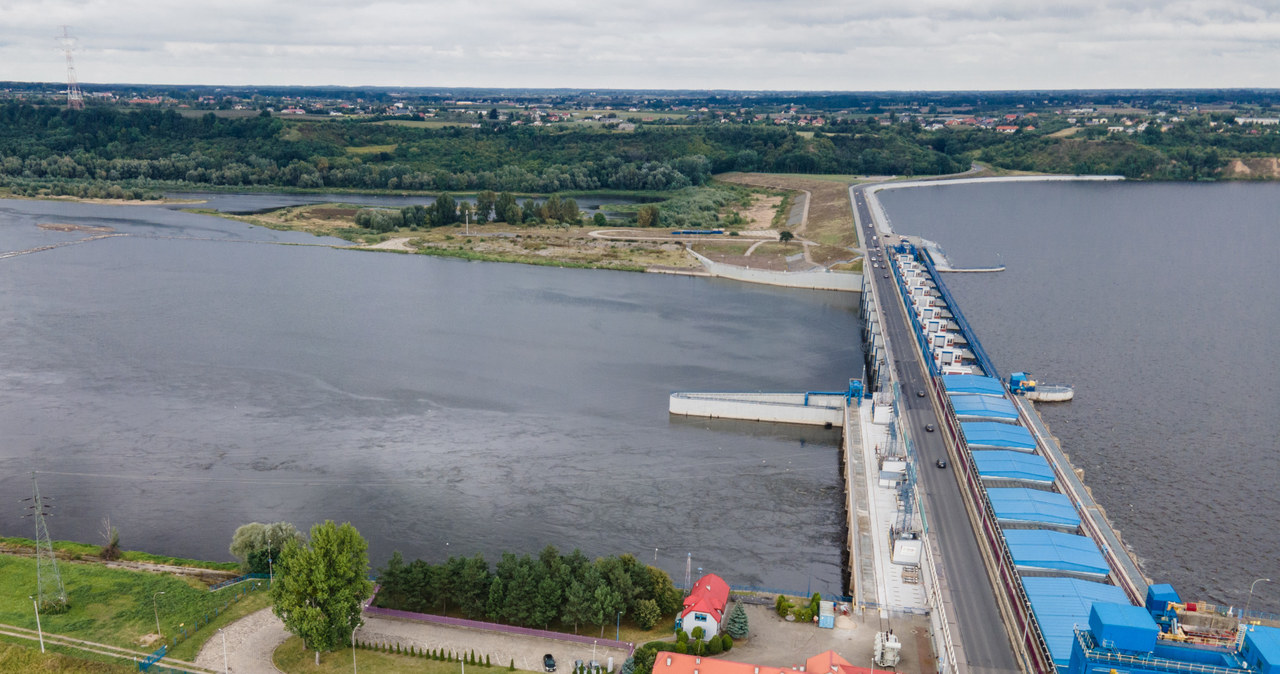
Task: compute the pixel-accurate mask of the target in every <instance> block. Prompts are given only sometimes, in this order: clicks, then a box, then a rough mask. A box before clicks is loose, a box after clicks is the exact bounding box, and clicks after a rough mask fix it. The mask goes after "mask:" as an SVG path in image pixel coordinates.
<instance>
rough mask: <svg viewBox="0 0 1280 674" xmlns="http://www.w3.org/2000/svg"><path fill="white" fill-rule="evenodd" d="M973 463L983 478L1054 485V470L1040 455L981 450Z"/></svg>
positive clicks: (974, 455) (974, 457) (975, 454)
mask: <svg viewBox="0 0 1280 674" xmlns="http://www.w3.org/2000/svg"><path fill="white" fill-rule="evenodd" d="M973 463H974V465H976V466H977V467H978V475H979V476H980V477H983V478H993V479H1001V480H1021V481H1023V482H1036V483H1040V484H1053V480H1054V476H1053V469H1052V468H1050V467H1049V462H1048V461H1045V459H1044V457H1043V456H1040V455H1039V454H1027V453H1024V452H1015V451H1012V450H1008V449H992V450H981V451H976V452H974V453H973Z"/></svg>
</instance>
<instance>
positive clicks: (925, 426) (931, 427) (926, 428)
mask: <svg viewBox="0 0 1280 674" xmlns="http://www.w3.org/2000/svg"><path fill="white" fill-rule="evenodd" d="M924 429H925V430H926V431H929V432H930V433H932V432H933V424H925V425H924Z"/></svg>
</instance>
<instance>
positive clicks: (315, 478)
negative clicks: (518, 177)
mask: <svg viewBox="0 0 1280 674" xmlns="http://www.w3.org/2000/svg"><path fill="white" fill-rule="evenodd" d="M228 207H231V208H234V207H235V205H234V204H230V205H229V206H228ZM40 223H69V224H79V225H89V226H107V227H111V228H113V229H114V230H115V231H116V232H118V233H123V234H126V235H127V236H119V237H115V238H106V239H101V240H95V241H90V242H86V243H80V244H76V245H69V246H63V247H58V248H53V249H48V250H42V251H39V252H33V253H30V254H23V255H17V256H5V255H4V253H5V252H12V251H21V250H30V249H34V248H38V247H41V246H48V245H52V244H56V243H60V242H67V241H75V240H80V239H83V238H85V237H86V236H87V234H86V233H84V232H58V231H48V230H45V229H40V228H39V227H38V226H37V225H38V224H40ZM317 242H320V243H333V244H336V245H344V244H345V242H341V241H336V240H334V241H325V240H323V239H317V238H316V237H314V236H311V235H309V234H300V233H290V232H276V231H271V230H265V229H262V228H252V227H248V226H246V225H243V224H241V223H237V222H231V221H227V220H223V219H220V218H215V217H208V216H201V215H195V214H189V213H182V212H177V211H174V210H170V209H166V208H162V207H151V206H138V207H127V206H103V205H89V204H75V203H67V202H50V201H0V431H2V437H3V439H4V441H3V442H0V495H2V496H3V498H2V499H0V500H3V501H4V502H6V503H8V504H9V505H7V506H4V507H0V532H2V533H3V534H4V535H20V536H26V537H31V536H33V529H32V526H31V520H29V519H22V518H21V517H20V516H21V514H22V513H21V505H20V504H19V503H18V499H20V498H22V497H25V496H28V495H29V494H30V488H31V483H30V477H29V475H30V472H31V471H33V470H34V471H39V482H40V489H41V492H42V494H44V495H46V496H52V497H54V498H55V499H56V513H57V516H56V517H54V518H52V519H50V520H49V528H50V531H51V533H52V535H53V537H54V538H60V539H73V540H84V541H98V540H100V539H101V535H100V534H99V532H100V530H101V528H102V526H101V523H102V520H103V518H104V517H108V516H109V517H110V519H111V524H112V525H114V526H116V527H117V528H118V529H119V531H120V536H121V543H122V545H123V546H124V547H126V548H131V549H142V550H148V551H153V552H157V553H164V554H170V555H177V556H189V557H198V558H206V559H228V558H229V553H228V552H227V546H228V545H229V543H230V539H231V534H232V532H233V531H234V530H235V528H236V527H237V526H238V525H240V524H242V523H245V522H250V521H276V520H287V521H291V522H293V523H295V524H296V525H297V526H299V527H300V528H303V529H306V528H308V527H309V526H310V525H311V524H313V523H315V522H317V521H323V520H324V519H333V520H336V521H339V522H342V521H350V522H352V523H353V524H355V526H356V527H357V528H358V529H359V530H360V531H361V533H362V534H364V536H365V537H366V538H367V539H368V540H369V542H370V548H371V551H370V552H371V559H372V560H373V563H374V564H375V566H376V565H380V564H382V563H383V562H384V561H385V560H386V558H387V557H388V556H389V555H390V553H391V552H392V550H396V549H398V550H401V551H403V552H404V554H405V555H406V556H407V557H409V558H414V557H422V558H425V559H430V560H433V561H439V560H441V559H443V558H444V557H445V556H447V555H449V554H464V555H470V554H473V553H475V552H477V551H479V552H483V553H485V554H486V556H488V558H489V559H490V560H491V561H492V560H494V559H495V558H496V556H497V555H498V553H500V552H501V551H504V550H512V551H517V552H536V551H537V550H538V549H540V548H541V547H543V546H545V545H547V544H554V545H557V546H559V547H560V548H561V549H562V550H569V549H572V548H574V547H581V548H582V549H583V550H584V551H585V552H586V553H587V554H589V555H593V556H595V555H607V554H618V553H624V552H631V553H634V554H636V555H637V556H638V557H639V558H640V559H642V560H644V561H647V562H650V563H653V562H654V560H655V557H656V560H657V565H659V566H661V567H663V568H665V569H667V570H668V571H670V572H671V573H672V575H673V577H674V578H675V580H676V582H677V583H679V582H681V580H682V579H683V577H684V566H685V559H686V555H687V554H692V559H693V566H694V567H695V569H696V568H698V567H702V568H704V569H705V570H706V571H709V572H716V573H720V574H722V575H723V576H724V577H725V578H726V579H727V580H728V581H729V582H731V583H734V584H739V585H755V586H764V587H776V588H783V589H788V590H791V591H802V590H806V589H808V588H812V590H814V591H823V592H834V591H837V590H839V589H840V585H841V583H840V577H841V565H842V559H841V553H840V550H841V548H842V543H843V540H844V513H843V509H842V503H843V489H842V479H841V477H840V472H839V471H840V468H839V460H838V455H837V449H836V447H837V442H838V435H837V433H836V432H834V431H824V430H822V429H804V428H797V427H787V426H769V425H760V424H750V423H710V422H706V421H701V420H683V419H673V418H670V417H669V415H668V413H667V396H668V394H669V393H670V392H671V391H674V390H748V391H751V390H800V391H803V390H806V389H817V390H839V389H840V388H842V387H844V386H845V384H846V382H847V381H848V379H849V378H850V377H857V376H860V374H861V367H862V366H861V345H860V344H859V343H858V337H857V335H858V334H859V333H858V329H859V328H858V318H857V306H856V299H857V298H856V296H854V295H848V294H840V293H831V292H814V291H797V290H789V289H775V288H768V287H758V286H745V285H739V284H735V283H732V282H725V281H718V280H709V279H705V278H688V277H674V276H664V275H656V274H651V275H645V274H634V273H621V272H606V271H597V270H573V269H555V268H546V267H530V266H522V265H510V264H493V263H471V262H465V261H457V260H449V259H441V258H433V257H427V256H415V255H394V254H370V253H360V252H353V251H344V250H337V249H333V248H329V247H325V246H317V245H287V246H286V245H275V244H279V243H296V244H315V243H317ZM655 548H656V551H655Z"/></svg>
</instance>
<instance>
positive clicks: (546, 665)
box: [542, 653, 556, 672]
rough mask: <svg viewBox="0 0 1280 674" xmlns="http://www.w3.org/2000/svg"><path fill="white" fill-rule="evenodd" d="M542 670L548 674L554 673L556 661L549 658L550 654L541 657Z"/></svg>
mask: <svg viewBox="0 0 1280 674" xmlns="http://www.w3.org/2000/svg"><path fill="white" fill-rule="evenodd" d="M542 669H543V670H545V671H548V672H554V671H556V659H555V658H553V657H551V654H550V653H547V654H546V655H544V656H542Z"/></svg>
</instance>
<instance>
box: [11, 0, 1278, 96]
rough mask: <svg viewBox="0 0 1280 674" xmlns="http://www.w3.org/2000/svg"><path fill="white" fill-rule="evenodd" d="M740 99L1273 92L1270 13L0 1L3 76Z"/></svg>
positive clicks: (1268, 5)
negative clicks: (67, 64) (799, 93)
mask: <svg viewBox="0 0 1280 674" xmlns="http://www.w3.org/2000/svg"><path fill="white" fill-rule="evenodd" d="M64 23H65V24H70V25H71V26H72V30H73V32H74V33H75V34H76V35H77V36H78V37H79V41H80V45H79V50H78V51H77V53H76V58H77V65H78V70H79V73H80V77H81V79H82V80H83V81H89V82H153V83H179V84H183V83H203V84H347V85H361V84H365V85H389V86H485V87H501V86H536V87H553V86H554V87H584V88H593V87H594V88H599V87H608V88H722V89H724V88H737V89H820V90H864V89H996V88H1099V87H1229V86H1278V85H1280V83H1277V81H1276V78H1275V75H1274V74H1273V73H1272V71H1271V68H1270V66H1271V64H1274V63H1275V62H1276V60H1277V58H1278V57H1280V9H1278V8H1277V6H1276V5H1275V3H1274V2H1270V1H1269V0H1257V1H1252V2H1250V1H1242V0H1225V1H1217V0H1178V1H1174V2H1141V1H1138V0H1116V1H1108V2H1101V1H1094V0H1057V1H1050V2H1039V3H1037V2H1026V1H1025V0H1020V1H1014V0H901V1H898V2H893V3H859V2H848V1H847V0H845V1H843V2H836V1H832V0H812V1H811V2H805V3H780V2H776V1H773V0H735V1H729V0H683V1H676V0H650V1H648V2H644V3H610V2H600V1H595V2H588V1H586V0H569V1H566V2H547V3H542V4H538V3H527V2H514V1H511V0H489V1H481V0H477V1H474V2H456V1H451V2H439V1H435V0H429V1H426V2H414V1H409V0H375V1H374V2H372V3H371V4H357V3H350V2H346V1H343V2H338V1H336V0H309V1H307V2H302V1H301V0H276V1H273V2H269V3H263V2H260V1H257V0H228V1H226V2H218V3H211V2H204V1H200V0H196V1H193V2H172V1H164V2H154V1H148V0H118V1H112V2H106V1H105V0H41V1H40V2H35V1H33V0H17V1H15V0H8V2H4V0H0V26H3V28H0V63H5V64H7V66H6V68H5V73H6V74H3V75H0V78H8V79H23V80H45V81H56V80H60V79H61V78H62V76H63V63H62V59H61V55H60V53H59V52H58V47H57V43H56V41H55V40H54V39H53V37H54V35H55V34H56V33H57V32H58V25H59V24H64Z"/></svg>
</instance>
